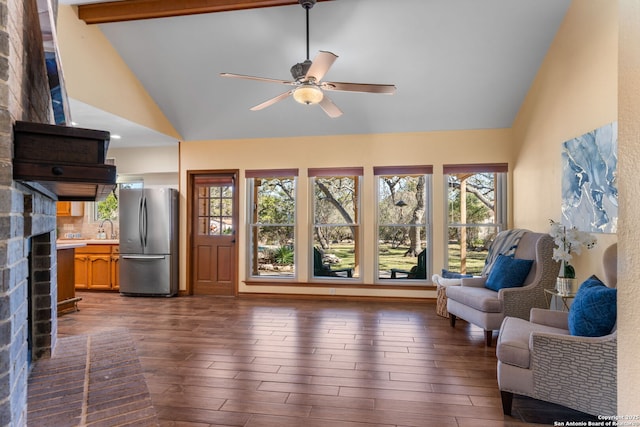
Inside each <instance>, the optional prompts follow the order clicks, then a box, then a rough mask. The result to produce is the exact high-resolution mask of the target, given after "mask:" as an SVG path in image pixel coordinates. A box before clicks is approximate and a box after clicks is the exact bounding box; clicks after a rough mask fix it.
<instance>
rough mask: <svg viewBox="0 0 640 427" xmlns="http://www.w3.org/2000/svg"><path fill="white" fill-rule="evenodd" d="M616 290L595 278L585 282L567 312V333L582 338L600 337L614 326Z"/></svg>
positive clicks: (592, 277)
mask: <svg viewBox="0 0 640 427" xmlns="http://www.w3.org/2000/svg"><path fill="white" fill-rule="evenodd" d="M616 298H617V290H616V289H614V288H608V287H606V286H605V284H604V283H602V282H601V281H600V279H598V278H597V277H596V276H591V277H589V278H588V279H587V280H585V281H584V282H583V283H582V284H581V285H580V288H579V289H578V293H577V294H576V297H575V299H574V300H573V304H571V309H570V310H569V319H568V320H569V333H570V334H571V335H578V336H582V337H601V336H603V335H607V334H609V333H610V332H611V330H612V329H613V327H614V325H615V324H616V316H617V302H616Z"/></svg>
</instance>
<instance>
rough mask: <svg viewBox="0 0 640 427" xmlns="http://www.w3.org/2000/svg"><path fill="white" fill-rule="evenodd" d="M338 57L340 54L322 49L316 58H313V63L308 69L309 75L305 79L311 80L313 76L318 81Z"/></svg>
mask: <svg viewBox="0 0 640 427" xmlns="http://www.w3.org/2000/svg"><path fill="white" fill-rule="evenodd" d="M336 59H338V55H335V54H333V53H331V52H327V51H325V50H321V51H320V52H318V54H317V55H316V57H315V58H313V62H312V63H311V67H309V70H308V71H307V75H306V76H305V77H304V78H305V80H309V79H310V78H311V77H313V78H314V79H315V81H316V82H319V81H320V80H322V78H323V77H324V75H325V74H327V71H329V68H331V66H332V65H333V63H334V62H335V60H336Z"/></svg>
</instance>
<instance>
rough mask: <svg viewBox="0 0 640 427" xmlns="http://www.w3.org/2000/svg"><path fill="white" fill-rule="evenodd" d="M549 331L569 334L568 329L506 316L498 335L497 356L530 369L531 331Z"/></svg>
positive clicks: (514, 364) (509, 362) (504, 361)
mask: <svg viewBox="0 0 640 427" xmlns="http://www.w3.org/2000/svg"><path fill="white" fill-rule="evenodd" d="M532 332H548V333H554V334H559V335H568V333H569V332H568V331H567V330H566V329H561V328H554V327H552V326H547V325H542V324H538V323H533V322H527V321H526V320H523V319H520V318H517V317H505V318H504V320H503V322H502V327H501V328H500V334H499V336H498V345H497V348H496V356H497V357H498V360H500V361H501V362H502V363H506V364H508V365H513V366H518V367H520V368H525V369H528V368H529V365H530V363H531V333H532Z"/></svg>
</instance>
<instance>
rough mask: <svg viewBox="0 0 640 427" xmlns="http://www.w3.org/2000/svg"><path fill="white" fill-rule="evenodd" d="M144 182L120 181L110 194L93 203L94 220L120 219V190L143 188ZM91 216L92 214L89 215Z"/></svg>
mask: <svg viewBox="0 0 640 427" xmlns="http://www.w3.org/2000/svg"><path fill="white" fill-rule="evenodd" d="M143 187H144V183H143V182H142V181H135V182H127V183H120V184H118V186H117V187H116V188H115V189H114V191H112V192H111V193H109V195H108V196H107V197H106V198H105V199H104V200H101V201H99V202H95V203H93V216H92V217H93V221H94V222H101V221H103V220H105V219H110V220H116V219H118V192H119V191H120V189H121V188H143ZM89 218H91V216H90V217H89Z"/></svg>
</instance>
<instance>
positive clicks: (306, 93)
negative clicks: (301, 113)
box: [293, 83, 324, 105]
mask: <svg viewBox="0 0 640 427" xmlns="http://www.w3.org/2000/svg"><path fill="white" fill-rule="evenodd" d="M322 98H324V94H323V93H322V90H320V88H319V87H318V86H315V85H312V84H308V83H304V84H302V85H300V86H299V87H297V88H296V89H295V90H294V91H293V99H295V100H296V101H297V102H299V103H300V104H306V105H312V104H317V103H319V102H320V101H322Z"/></svg>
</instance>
